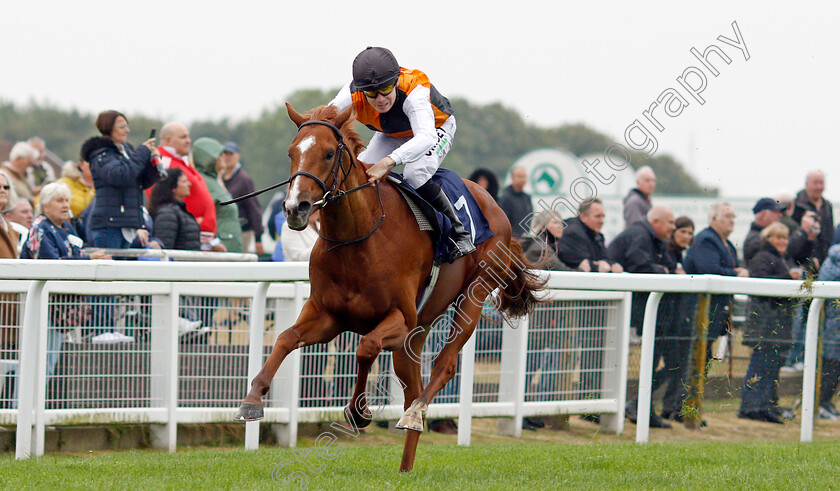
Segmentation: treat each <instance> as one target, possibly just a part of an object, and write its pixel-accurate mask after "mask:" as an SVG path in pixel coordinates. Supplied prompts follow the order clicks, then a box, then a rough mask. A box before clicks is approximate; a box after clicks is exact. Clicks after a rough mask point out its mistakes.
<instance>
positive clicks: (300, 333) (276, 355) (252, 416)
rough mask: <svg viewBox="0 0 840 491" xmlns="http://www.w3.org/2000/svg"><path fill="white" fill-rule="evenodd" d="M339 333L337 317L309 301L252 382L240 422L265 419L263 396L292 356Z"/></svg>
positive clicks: (237, 415)
mask: <svg viewBox="0 0 840 491" xmlns="http://www.w3.org/2000/svg"><path fill="white" fill-rule="evenodd" d="M338 334H339V329H338V327H337V326H336V323H335V321H334V319H333V317H332V316H331V315H329V314H326V313H324V312H321V311H319V310H318V309H317V308H315V306H314V304H313V303H312V301H311V300H309V301H307V302H306V303H305V304H304V305H303V309H302V310H301V313H300V316H299V317H298V320H297V322H295V324H294V325H293V326H292V327H290V328H288V329H286V330H285V331H283V332H282V333H281V334H280V335H279V336H277V341H276V342H275V343H274V349H272V350H271V355H270V356H269V357H268V360H266V362H265V365H263V367H262V370H260V373H258V374H257V376H256V377H254V380H253V381H251V390H250V391H249V392H248V395H247V396H245V400H243V401H242V405H241V406H239V411H237V412H236V420H237V421H257V420H259V419H262V418H263V405H262V396H264V395H265V394H266V393H267V392H268V388H269V385H270V384H271V380H272V379H274V375H275V374H276V373H277V369H278V368H280V364H281V363H283V360H285V359H286V356H288V354H289V353H291V352H292V351H293V350H295V349H297V348H302V347H303V346H306V345H310V344H317V343H326V342H329V341H332V340H333V339H334V338H335V337H336V336H337V335H338Z"/></svg>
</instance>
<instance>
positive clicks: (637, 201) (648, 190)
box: [624, 165, 656, 229]
mask: <svg viewBox="0 0 840 491" xmlns="http://www.w3.org/2000/svg"><path fill="white" fill-rule="evenodd" d="M655 189H656V174H654V173H653V169H651V168H650V167H649V166H647V165H646V166H644V167H640V168H639V170H637V171H636V187H635V188H633V189H631V190H630V192H629V193H627V196H626V197H625V198H624V228H625V229H626V228H627V227H629V226H630V225H633V224H634V223H636V222H638V221H639V220H641V219H643V218H646V217H647V212H648V211H649V210H650V208H651V206H652V205H651V203H650V195H652V194H653V191H654V190H655Z"/></svg>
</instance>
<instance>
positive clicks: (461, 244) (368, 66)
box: [330, 47, 475, 257]
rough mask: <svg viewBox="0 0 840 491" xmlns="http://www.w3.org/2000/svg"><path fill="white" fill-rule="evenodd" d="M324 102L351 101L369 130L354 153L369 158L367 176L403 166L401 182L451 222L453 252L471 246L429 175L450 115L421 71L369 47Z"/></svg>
mask: <svg viewBox="0 0 840 491" xmlns="http://www.w3.org/2000/svg"><path fill="white" fill-rule="evenodd" d="M330 105H332V106H335V107H336V108H337V109H338V110H339V111H343V110H345V109H346V108H347V107H348V106H350V105H352V106H353V112H354V114H355V116H356V119H357V120H358V121H359V122H361V123H362V124H364V125H365V126H367V127H368V128H370V129H372V130H373V131H374V132H375V133H374V135H373V138H371V140H370V144H369V145H368V146H367V149H366V150H365V151H364V152H362V153H361V154H360V155H359V160H361V161H363V162H375V164H374V165H373V166H371V167H370V168H368V169H367V174H368V176H369V177H370V181H371V182H374V181H377V180H379V179H382V178H383V177H385V176H386V175H387V174H388V172H389V171H390V170H391V168H392V167H394V166H396V165H405V172H404V177H405V180H406V182H408V184H410V185H411V186H412V187H413V188H414V189H416V190H417V193H418V194H419V195H420V196H421V197H422V198H423V199H425V200H426V201H428V202H429V203H430V204H431V205H432V206H433V207H434V208H435V209H436V210H438V211H439V212H441V213H443V214H444V215H446V216H447V217H448V218H449V221H450V222H452V233H451V239H452V241H453V242H454V243H455V247H456V248H457V251H456V253H455V257H460V256H463V255H466V254H470V253H471V252H473V251H475V246H474V245H473V243H472V240H471V239H470V234H469V232H467V231H466V230H465V229H464V225H463V224H462V223H461V221H460V220H459V219H458V215H457V213H455V208H454V207H453V206H452V203H450V202H449V198H447V197H446V194H444V192H443V190H442V189H441V188H440V186H438V185H437V184H436V183H434V182H433V181H432V180H431V177H432V175H433V174H434V173H435V171H436V170H437V169H438V167H440V164H441V162H443V159H444V157H446V154H447V153H448V152H449V149H450V148H451V146H452V139H453V137H454V136H455V116H453V115H452V106H451V105H450V104H449V100H448V99H447V98H446V97H444V96H442V95H441V94H440V92H438V91H437V89H435V87H434V85H432V84H431V82H429V78H428V77H427V76H426V74H425V73H423V72H421V71H420V70H410V69H407V68H402V67H400V65H399V63H397V59H396V58H395V57H394V55H393V54H392V53H391V52H390V51H389V50H387V49H385V48H370V47H369V48H367V49H365V50H364V51H362V52H361V53H360V54H359V55H358V56H357V57H356V59H355V60H353V81H352V82H351V83H349V84H348V85H346V86H344V88H342V89H341V91H339V93H338V95H336V96H335V98H334V99H333V100H332V101H330Z"/></svg>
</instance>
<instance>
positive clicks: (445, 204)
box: [417, 179, 475, 259]
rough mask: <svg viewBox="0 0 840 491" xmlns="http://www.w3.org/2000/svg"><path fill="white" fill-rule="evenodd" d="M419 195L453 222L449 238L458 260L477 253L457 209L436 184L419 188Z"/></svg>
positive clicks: (432, 183) (429, 181)
mask: <svg viewBox="0 0 840 491" xmlns="http://www.w3.org/2000/svg"><path fill="white" fill-rule="evenodd" d="M417 194H419V195H420V196H421V197H422V198H423V199H425V200H426V201H428V202H429V204H430V205H432V206H433V207H434V208H435V209H436V210H437V211H439V212H441V213H443V214H444V215H446V216H447V217H448V218H449V221H450V222H452V232H451V233H450V235H449V238H450V239H451V240H452V241H453V242H454V243H455V249H456V252H455V257H454V258H453V259H457V258H459V257H461V256H465V255H467V254H470V253H471V252H473V251H475V246H474V245H473V243H472V238H471V237H470V233H469V232H467V230H466V229H465V228H464V224H462V223H461V220H459V219H458V214H457V213H456V212H455V207H453V206H452V203H450V202H449V198H447V197H446V194H445V193H444V192H443V190H442V189H441V188H440V186H438V185H437V184H436V183H434V182H432V180H431V179H429V180H428V181H426V184H423V185H422V186H420V187H419V188H417Z"/></svg>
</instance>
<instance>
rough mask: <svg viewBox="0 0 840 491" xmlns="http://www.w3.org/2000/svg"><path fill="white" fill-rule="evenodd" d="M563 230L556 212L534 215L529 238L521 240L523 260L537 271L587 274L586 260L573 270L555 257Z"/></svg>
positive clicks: (548, 211)
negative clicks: (526, 260) (527, 261)
mask: <svg viewBox="0 0 840 491" xmlns="http://www.w3.org/2000/svg"><path fill="white" fill-rule="evenodd" d="M564 228H565V225H563V221H562V218H560V216H559V215H558V214H557V212H556V211H551V210H547V211H542V212H540V213H537V214H536V215H534V219H533V221H532V222H531V233H530V234H529V235H530V236H528V237H523V238H522V239H521V242H523V243H524V244H525V247H524V248H525V258H526V259H528V260H529V261H531V263H532V264H534V266H535V267H536V268H539V269H545V270H549V271H586V272H589V271H590V270H591V268H590V267H589V260H588V259H584V260H583V261H581V263H580V264H579V265H577V268H576V269H574V270H573V269H572V268H570V267H568V266H566V264H565V263H563V261H561V260H560V258H559V257H557V243H558V242H559V241H560V240H561V239H562V238H563V229H564Z"/></svg>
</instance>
